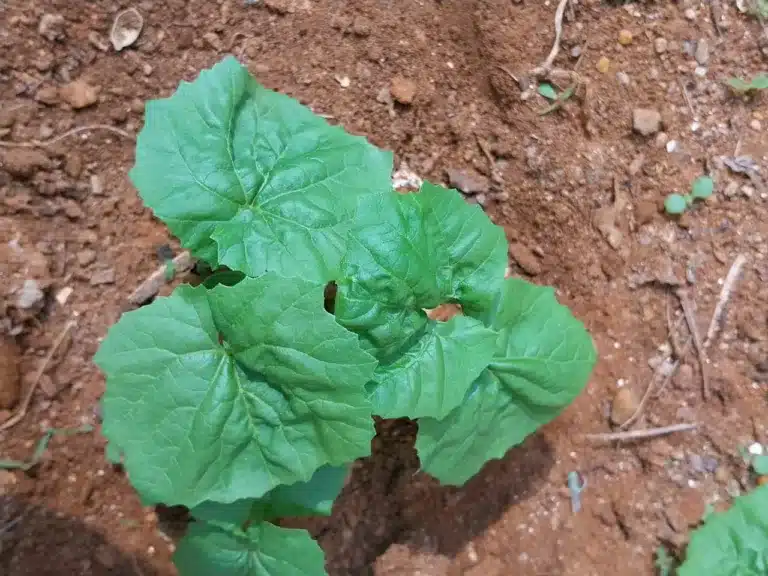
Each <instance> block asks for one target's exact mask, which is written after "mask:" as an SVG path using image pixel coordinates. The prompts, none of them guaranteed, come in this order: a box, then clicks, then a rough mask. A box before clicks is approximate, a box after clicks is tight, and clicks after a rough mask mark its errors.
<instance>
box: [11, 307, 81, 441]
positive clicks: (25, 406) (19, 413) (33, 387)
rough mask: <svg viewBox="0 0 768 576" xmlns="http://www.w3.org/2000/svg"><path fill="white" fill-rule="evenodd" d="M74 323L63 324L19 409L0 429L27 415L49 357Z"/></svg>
mask: <svg viewBox="0 0 768 576" xmlns="http://www.w3.org/2000/svg"><path fill="white" fill-rule="evenodd" d="M75 324H76V322H75V321H74V320H69V321H68V322H67V323H66V324H65V325H64V328H63V329H62V330H61V332H60V333H59V335H58V336H57V337H56V340H55V341H54V342H53V346H51V349H50V350H48V354H47V355H46V356H45V359H44V360H43V362H42V364H40V367H39V368H38V369H37V373H35V379H34V380H32V384H30V386H29V388H28V389H27V393H26V394H25V395H24V398H23V399H22V401H21V404H20V405H19V409H18V410H17V411H16V414H14V415H13V416H11V417H10V418H8V420H6V421H5V422H3V423H2V424H0V431H2V430H8V429H9V428H12V427H13V426H15V425H16V424H18V423H19V422H21V420H22V419H23V418H24V416H26V415H27V410H28V409H29V403H30V402H31V401H32V396H33V395H34V394H35V390H37V386H38V384H40V378H42V377H43V374H44V373H45V370H46V368H48V364H50V362H51V359H52V358H53V355H54V354H55V353H56V350H58V349H59V346H61V344H62V342H64V339H65V338H66V337H67V334H69V331H70V330H72V328H73V327H74V326H75Z"/></svg>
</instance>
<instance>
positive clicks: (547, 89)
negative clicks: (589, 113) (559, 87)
mask: <svg viewBox="0 0 768 576" xmlns="http://www.w3.org/2000/svg"><path fill="white" fill-rule="evenodd" d="M574 92H576V85H575V84H574V85H573V86H568V88H566V89H565V90H563V91H562V92H560V94H557V93H556V92H555V89H554V88H553V87H552V86H551V85H550V84H541V85H540V86H539V94H541V95H542V96H544V98H547V99H549V100H552V104H550V105H549V106H547V107H546V108H544V109H543V110H542V111H541V112H539V116H545V115H547V114H549V113H550V112H554V111H555V110H559V109H560V108H562V107H563V104H564V103H565V101H566V100H568V99H569V98H570V97H571V96H573V94H574Z"/></svg>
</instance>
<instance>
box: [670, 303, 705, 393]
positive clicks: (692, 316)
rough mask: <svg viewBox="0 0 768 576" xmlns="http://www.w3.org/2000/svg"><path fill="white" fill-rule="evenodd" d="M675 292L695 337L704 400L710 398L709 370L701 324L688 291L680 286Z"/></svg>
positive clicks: (692, 336)
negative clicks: (700, 329) (697, 319)
mask: <svg viewBox="0 0 768 576" xmlns="http://www.w3.org/2000/svg"><path fill="white" fill-rule="evenodd" d="M675 294H676V295H677V297H678V298H679V299H680V306H682V308H683V315H684V316H685V321H686V322H687V323H688V330H689V331H690V333H691V338H692V339H693V345H694V347H695V348H696V353H697V354H698V356H699V366H701V385H702V389H701V391H702V395H703V396H704V400H708V399H709V370H707V353H706V350H705V349H704V344H703V343H702V341H701V334H699V326H698V322H697V321H696V313H695V312H694V310H693V304H692V303H691V299H690V297H689V296H688V293H687V292H686V291H685V290H683V289H682V288H678V289H677V290H676V291H675Z"/></svg>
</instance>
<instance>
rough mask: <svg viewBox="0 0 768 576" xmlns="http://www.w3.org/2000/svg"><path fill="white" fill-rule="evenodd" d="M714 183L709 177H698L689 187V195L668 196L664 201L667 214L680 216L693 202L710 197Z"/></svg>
mask: <svg viewBox="0 0 768 576" xmlns="http://www.w3.org/2000/svg"><path fill="white" fill-rule="evenodd" d="M714 189H715V183H714V181H713V180H712V178H710V177H709V176H700V177H699V178H697V179H696V181H695V182H694V183H693V186H692V187H691V193H690V194H684V195H683V194H670V195H669V196H667V198H666V199H665V200H664V210H665V211H666V212H667V214H675V215H676V214H682V213H683V212H685V211H686V210H687V209H688V208H689V207H691V206H692V205H693V202H694V201H695V200H706V199H707V198H709V197H710V196H712V192H713V191H714Z"/></svg>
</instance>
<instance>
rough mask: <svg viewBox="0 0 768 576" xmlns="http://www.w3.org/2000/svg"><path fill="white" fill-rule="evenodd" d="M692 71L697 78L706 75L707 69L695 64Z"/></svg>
mask: <svg viewBox="0 0 768 576" xmlns="http://www.w3.org/2000/svg"><path fill="white" fill-rule="evenodd" d="M693 73H694V74H695V75H696V76H698V77H699V78H704V76H706V75H707V69H706V68H705V67H704V66H696V70H694V71H693Z"/></svg>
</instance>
